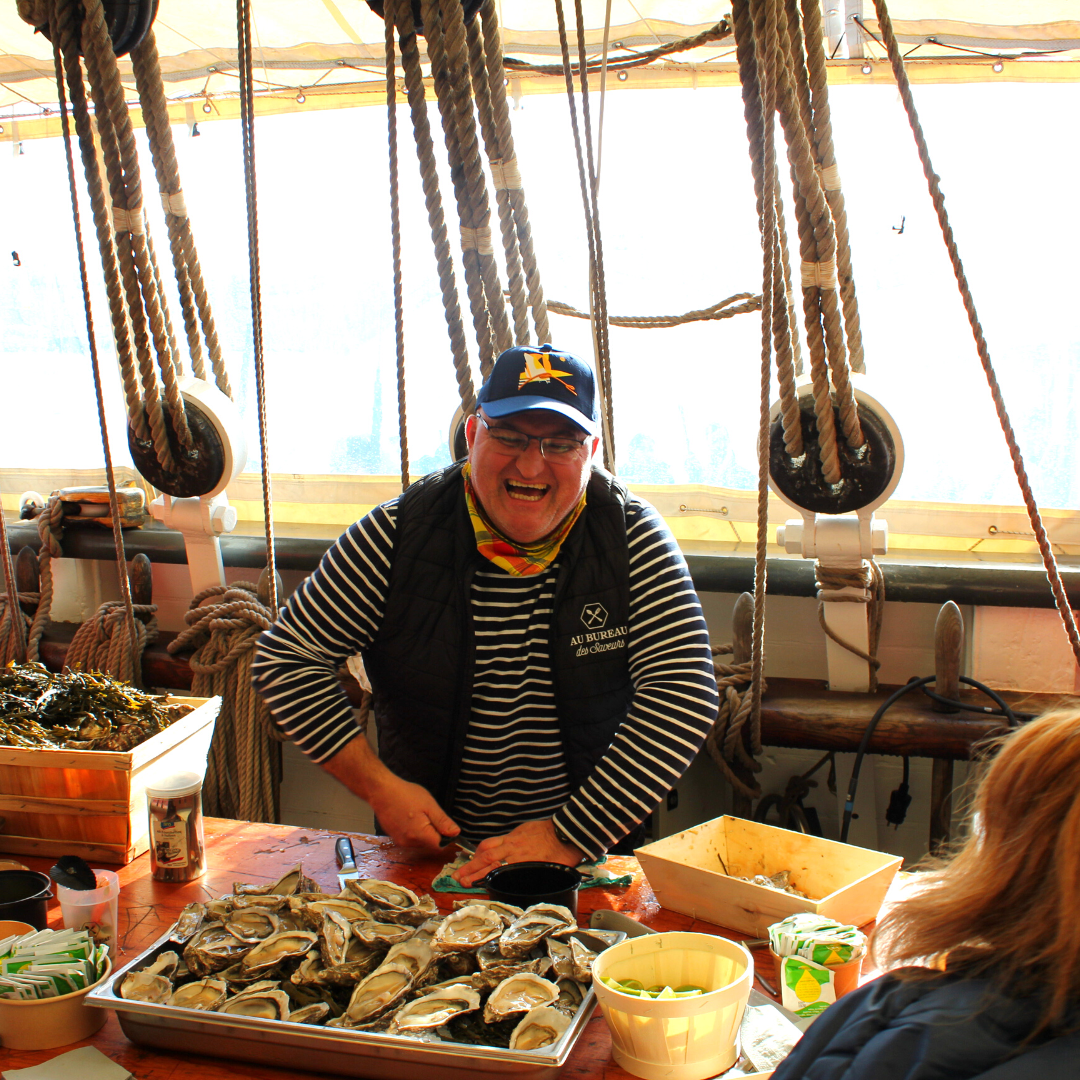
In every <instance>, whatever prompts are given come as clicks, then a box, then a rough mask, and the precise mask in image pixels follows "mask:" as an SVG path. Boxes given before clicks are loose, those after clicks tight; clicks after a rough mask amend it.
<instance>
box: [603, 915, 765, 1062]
mask: <svg viewBox="0 0 1080 1080" xmlns="http://www.w3.org/2000/svg"><path fill="white" fill-rule="evenodd" d="M605 976H606V977H607V978H609V979H637V980H638V982H640V983H641V984H642V985H643V986H655V985H662V986H670V987H672V988H673V989H674V988H675V987H678V986H687V985H690V986H701V987H705V988H709V987H711V988H712V989H709V990H708V992H707V993H704V994H699V995H696V996H694V997H684V998H667V999H663V998H639V997H634V996H632V995H629V994H622V993H619V992H618V991H617V990H612V989H610V988H609V987H607V986H605V985H604V984H603V982H602V981H601V979H602V978H604V977H605ZM753 978H754V961H753V958H752V957H751V956H750V953H749V952H748V951H747V950H746V949H745V948H744V947H743V946H742V945H739V944H737V943H736V942H734V941H728V940H727V938H722V937H713V936H712V935H710V934H690V933H670V934H645V935H642V936H641V937H633V938H628V939H627V940H626V941H623V942H621V943H620V944H618V945H612V946H611V948H609V949H605V950H604V951H603V952H602V953H600V955H599V956H598V957H597V958H596V960H595V961H594V962H593V989H594V990H595V991H596V998H597V1000H598V1001H599V1002H600V1008H601V1009H602V1010H603V1013H604V1019H605V1020H606V1021H607V1025H608V1027H609V1028H610V1029H611V1052H612V1055H613V1056H614V1058H615V1060H616V1061H617V1062H618V1063H619V1064H620V1065H621V1066H622V1067H623V1068H624V1069H626V1070H627V1072H631V1073H633V1074H634V1075H635V1076H641V1077H644V1078H645V1080H703V1078H705V1077H709V1076H716V1075H717V1074H718V1073H722V1072H724V1071H725V1070H726V1069H729V1068H730V1067H731V1066H732V1065H733V1064H734V1063H735V1060H736V1058H737V1057H738V1056H739V1050H738V1035H739V1025H740V1024H741V1023H742V1017H743V1012H744V1010H745V1009H746V1002H747V999H748V998H749V996H750V985H751V983H752V982H753Z"/></svg>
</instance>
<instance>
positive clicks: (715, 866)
mask: <svg viewBox="0 0 1080 1080" xmlns="http://www.w3.org/2000/svg"><path fill="white" fill-rule="evenodd" d="M634 854H635V855H637V857H638V861H639V862H640V863H641V869H642V870H643V871H644V872H645V876H646V878H648V880H649V884H650V885H651V886H652V889H653V892H654V893H656V898H657V900H659V901H660V903H661V905H662V906H663V907H666V908H670V909H671V910H672V911H678V912H681V913H682V914H684V915H690V916H691V917H693V918H695V919H704V920H705V921H706V922H711V923H716V924H717V925H718V926H726V927H729V928H730V929H732V930H739V931H741V932H742V933H744V934H751V935H753V936H754V937H766V936H767V931H768V928H769V926H771V925H772V924H773V923H774V922H779V921H780V920H781V919H786V918H787V917H788V916H789V915H794V914H796V913H797V912H800V911H810V912H814V913H815V914H818V915H824V916H827V917H828V918H830V919H835V920H836V921H837V922H841V923H845V924H850V925H852V926H863V925H864V924H866V923H868V922H870V921H871V920H872V919H875V918H876V917H877V913H878V910H879V909H880V907H881V904H882V901H883V900H884V899H885V893H886V892H887V891H888V889H889V885H890V884H891V883H892V879H893V877H894V876H895V875H896V872H897V870H898V869H899V868H900V863H901V862H902V861H903V860H902V859H901V858H900V857H899V856H897V855H886V854H884V853H882V852H880V851H869V850H868V849H866V848H860V847H853V846H852V845H850V844H839V843H837V842H836V841H835V840H823V839H822V838H821V837H819V836H806V835H804V834H803V833H797V832H789V831H788V830H787V829H777V828H775V827H773V826H771V825H762V824H760V823H759V822H756V821H746V820H744V819H743V818H736V817H727V816H725V817H719V818H716V819H715V820H714V821H707V822H705V823H704V824H701V825H696V826H695V827H694V828H692V829H687V830H686V831H685V832H681V833H676V834H675V835H674V836H668V837H665V838H664V839H663V840H657V841H656V842H655V843H653V844H649V845H647V846H646V847H643V848H639V849H638V850H637V851H636V852H635V853H634ZM721 862H722V863H723V865H724V866H725V867H726V868H727V873H725V872H724V870H723V869H721ZM781 870H787V871H789V872H790V873H791V883H792V885H794V886H795V887H796V888H798V889H801V890H802V891H803V892H805V893H806V894H807V895H808V896H812V897H816V898H818V899H813V900H803V899H802V898H801V897H798V896H792V895H791V894H790V893H785V892H781V891H779V890H778V889H769V888H764V887H762V886H760V885H752V884H751V883H750V882H748V881H739V880H737V879H738V878H740V877H754V876H755V875H756V874H765V875H766V876H771V875H773V874H776V873H779V872H780V871H781Z"/></svg>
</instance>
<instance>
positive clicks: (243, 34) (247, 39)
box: [236, 0, 278, 617]
mask: <svg viewBox="0 0 1080 1080" xmlns="http://www.w3.org/2000/svg"><path fill="white" fill-rule="evenodd" d="M236 33H237V44H238V53H239V58H240V129H241V132H242V134H243V150H244V191H245V195H246V205H247V230H248V275H249V284H250V292H251V331H252V344H253V347H254V359H255V398H256V401H257V403H258V414H259V455H260V460H259V466H260V468H259V473H260V476H261V479H262V501H263V533H264V536H265V538H266V568H267V593H268V598H269V601H270V604H269V607H270V611H271V612H272V613H273V615H274V617H276V616H277V609H278V594H277V566H276V556H275V553H274V504H273V494H272V491H271V487H270V444H269V436H268V434H267V423H266V365H265V362H264V358H263V322H262V277H261V269H260V263H259V209H258V192H257V188H256V183H255V99H254V79H253V78H252V67H251V0H237V2H236Z"/></svg>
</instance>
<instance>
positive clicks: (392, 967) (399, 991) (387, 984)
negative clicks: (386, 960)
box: [345, 964, 413, 1024]
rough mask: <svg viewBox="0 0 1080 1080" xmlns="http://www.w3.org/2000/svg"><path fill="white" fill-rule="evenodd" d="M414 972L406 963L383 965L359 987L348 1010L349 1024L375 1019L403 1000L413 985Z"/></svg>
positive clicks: (346, 1010) (346, 1012)
mask: <svg viewBox="0 0 1080 1080" xmlns="http://www.w3.org/2000/svg"><path fill="white" fill-rule="evenodd" d="M412 981H413V973H412V970H411V969H410V968H408V967H406V966H405V965H404V964H383V965H382V967H380V968H378V969H377V970H375V971H373V972H372V973H371V974H370V975H369V976H368V977H367V978H366V979H364V980H362V981H361V982H358V983H357V984H356V989H355V990H354V991H353V993H352V997H351V998H349V1004H348V1006H347V1007H346V1009H345V1018H347V1021H348V1023H349V1024H360V1023H363V1022H364V1021H368V1020H373V1019H375V1017H376V1016H379V1015H380V1014H382V1013H384V1012H386V1011H387V1009H389V1008H390V1007H391V1006H392V1005H394V1004H396V1003H397V1002H398V1001H400V1000H401V999H402V998H403V997H404V996H405V994H406V992H407V991H408V989H409V987H410V986H411V985H412Z"/></svg>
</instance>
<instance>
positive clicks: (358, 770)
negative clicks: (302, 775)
mask: <svg viewBox="0 0 1080 1080" xmlns="http://www.w3.org/2000/svg"><path fill="white" fill-rule="evenodd" d="M322 766H323V768H324V769H325V770H326V771H327V772H328V773H330V775H331V776H333V777H335V778H336V779H337V780H340V781H341V782H342V783H343V784H344V785H345V786H346V787H347V788H348V789H349V790H350V791H351V792H353V793H354V794H356V795H359V796H360V798H361V799H363V800H364V801H365V802H367V803H368V804H369V805H370V806H371V809H372V810H374V811H375V816H376V817H377V818H378V820H379V825H380V826H381V827H382V828H383V829H385V830H386V834H387V836H389V837H390V839H391V840H393V841H394V843H395V844H398V845H400V846H402V847H420V848H437V847H438V846H439V841H440V840H441V839H442V837H444V836H457V834H458V833H459V832H461V830H460V829H459V828H458V827H457V825H456V824H455V823H454V821H453V819H452V818H451V817H450V816H449V815H448V814H447V813H446V811H445V810H443V808H442V807H441V806H439V804H438V803H437V802H436V801H435V798H434V796H433V795H432V794H431V792H430V791H428V790H427V788H425V787H422V786H421V785H420V784H412V783H410V782H409V781H408V780H402V779H401V777H400V776H398V775H396V774H395V773H392V772H391V771H390V770H389V769H388V768H387V767H386V766H385V765H384V764H383V763H382V762H381V761H380V760H379V759H378V758H377V757H376V756H375V752H374V751H373V750H372V749H371V746H370V745H369V743H368V741H367V739H366V738H365V737H364V736H363V735H357V736H356V738H355V739H353V740H352V741H351V742H348V743H346V744H345V745H344V746H343V747H342V748H341V749H340V750H339V751H338V752H337V753H336V754H335V755H334V756H333V757H332V758H328V759H327V760H326V761H324V762H323V763H322Z"/></svg>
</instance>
